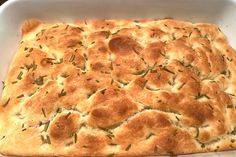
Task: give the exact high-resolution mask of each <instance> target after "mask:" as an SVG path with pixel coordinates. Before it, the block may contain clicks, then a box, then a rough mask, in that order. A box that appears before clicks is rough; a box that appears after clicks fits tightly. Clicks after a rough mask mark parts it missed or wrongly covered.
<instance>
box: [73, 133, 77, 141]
mask: <svg viewBox="0 0 236 157" xmlns="http://www.w3.org/2000/svg"><path fill="white" fill-rule="evenodd" d="M74 142H75V143H76V142H77V133H74Z"/></svg>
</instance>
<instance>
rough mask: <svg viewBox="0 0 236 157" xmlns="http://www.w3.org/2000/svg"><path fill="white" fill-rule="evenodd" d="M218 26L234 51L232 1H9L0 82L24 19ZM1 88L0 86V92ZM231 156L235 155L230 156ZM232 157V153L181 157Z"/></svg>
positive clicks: (235, 2) (235, 6)
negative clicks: (159, 21)
mask: <svg viewBox="0 0 236 157" xmlns="http://www.w3.org/2000/svg"><path fill="white" fill-rule="evenodd" d="M164 17H173V18H176V19H180V20H188V21H192V22H211V23H216V24H218V25H219V26H220V27H221V29H222V31H223V32H224V33H225V34H226V35H227V37H228V39H229V41H230V43H231V45H232V46H233V47H234V48H236V0H10V1H8V2H7V3H5V4H3V5H2V6H1V7H0V81H2V80H4V78H5V75H6V72H7V69H8V66H9V64H10V61H11V59H12V57H13V55H14V53H15V50H16V48H17V45H18V44H19V40H20V32H19V30H20V25H21V23H22V22H23V21H24V20H25V19H28V18H38V19H40V20H43V21H46V22H47V21H50V22H52V21H53V22H54V21H64V22H73V21H74V20H80V19H95V18H102V19H104V18H118V19H119V18H126V19H127V18H132V19H143V18H160V19H161V18H164ZM1 89H2V85H0V93H1ZM234 154H235V155H234ZM190 156H193V157H200V156H203V157H208V156H210V157H223V156H224V157H233V156H236V151H231V152H222V153H207V154H199V155H186V156H184V157H190Z"/></svg>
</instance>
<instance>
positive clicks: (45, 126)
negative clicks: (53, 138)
mask: <svg viewBox="0 0 236 157" xmlns="http://www.w3.org/2000/svg"><path fill="white" fill-rule="evenodd" d="M44 113H45V112H44ZM49 124H50V120H49V121H48V122H46V123H45V124H44V129H43V131H45V132H46V131H47V130H48V127H49Z"/></svg>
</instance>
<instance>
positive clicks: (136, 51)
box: [132, 46, 140, 55]
mask: <svg viewBox="0 0 236 157" xmlns="http://www.w3.org/2000/svg"><path fill="white" fill-rule="evenodd" d="M132 50H133V51H134V53H136V54H137V55H139V54H140V52H139V51H138V50H137V48H136V47H135V46H133V47H132Z"/></svg>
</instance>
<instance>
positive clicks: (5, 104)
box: [2, 98, 11, 107]
mask: <svg viewBox="0 0 236 157" xmlns="http://www.w3.org/2000/svg"><path fill="white" fill-rule="evenodd" d="M10 100H11V98H8V99H7V101H6V102H5V103H4V104H3V106H2V107H6V106H7V105H8V104H9V102H10Z"/></svg>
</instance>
